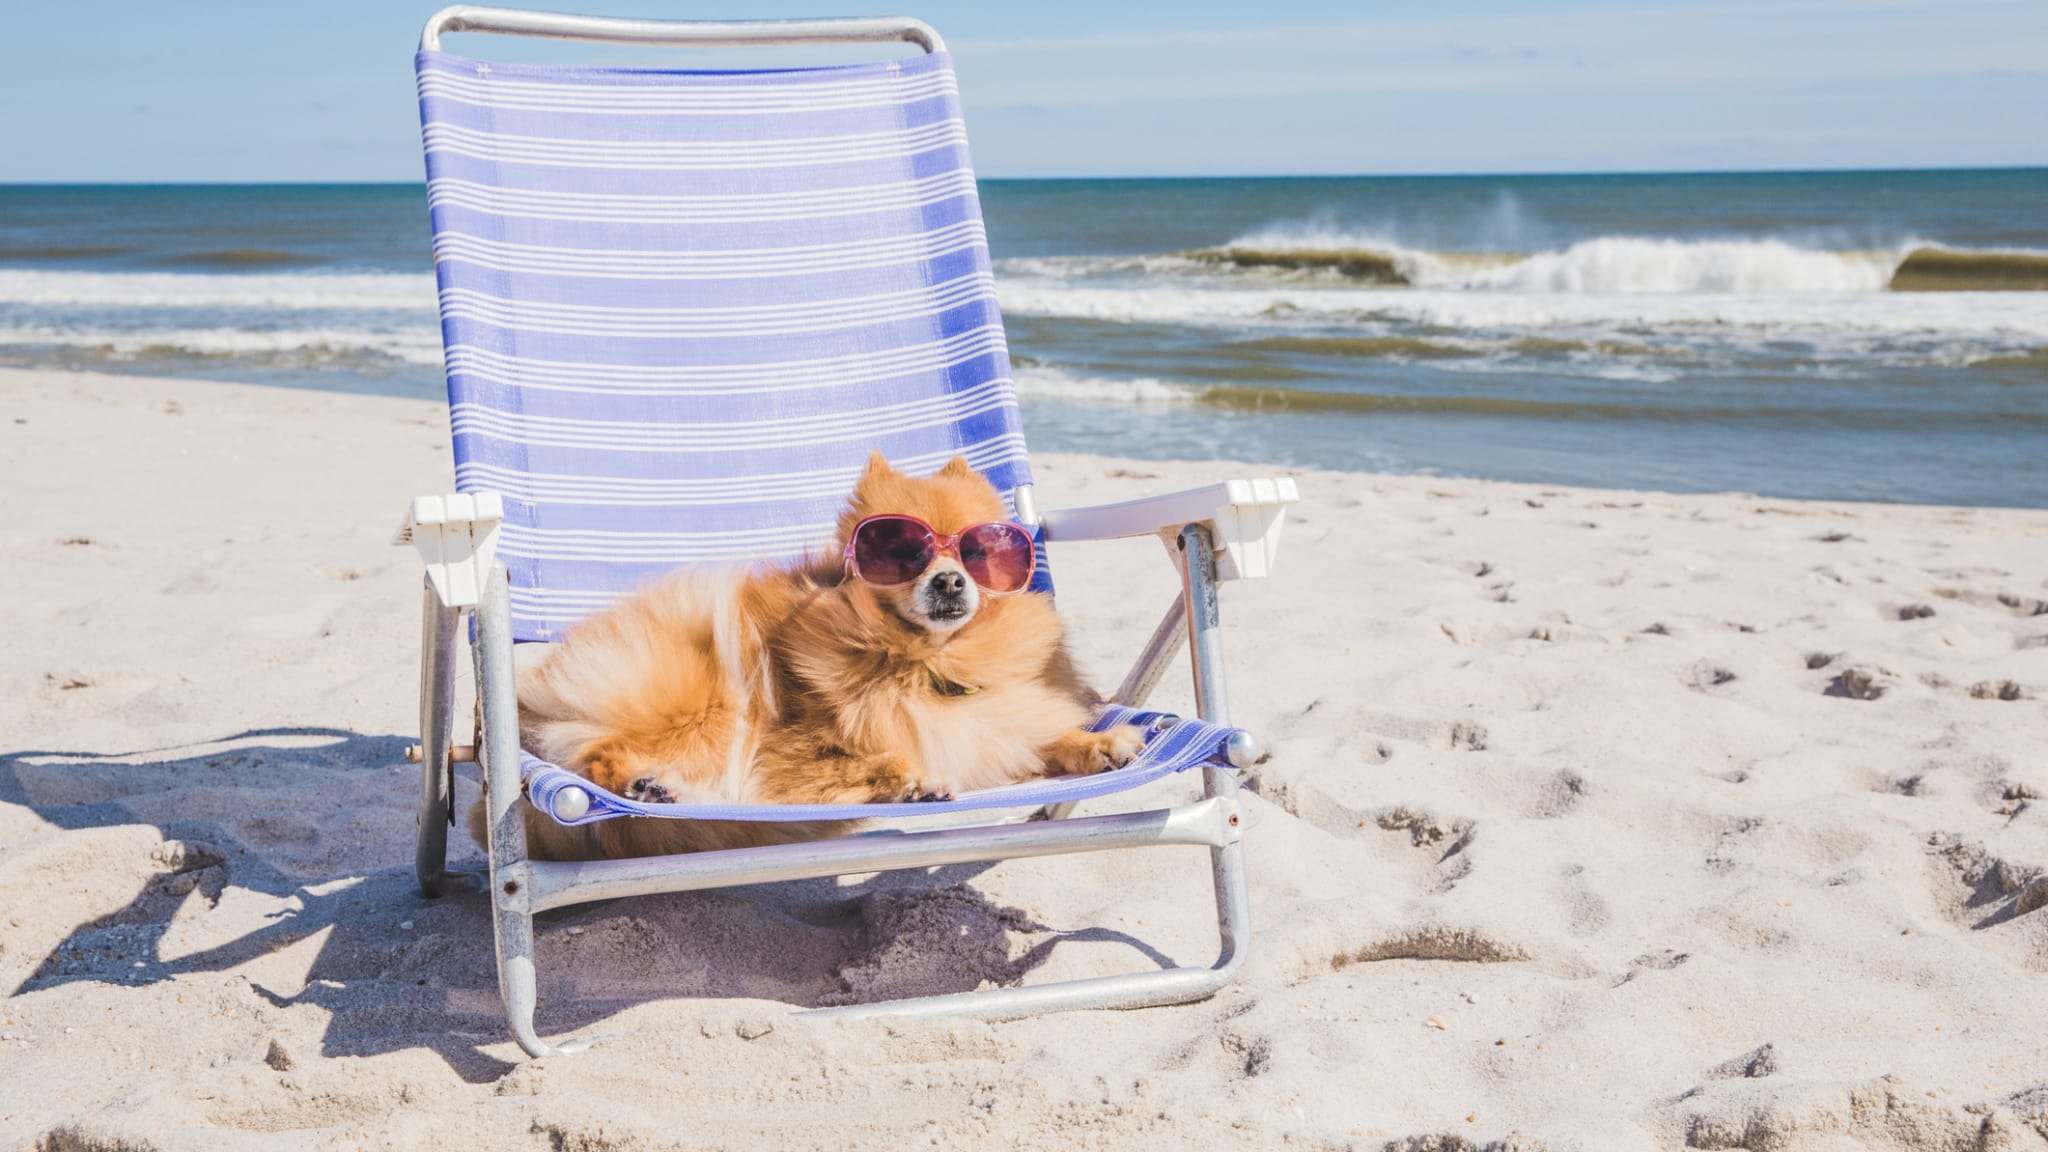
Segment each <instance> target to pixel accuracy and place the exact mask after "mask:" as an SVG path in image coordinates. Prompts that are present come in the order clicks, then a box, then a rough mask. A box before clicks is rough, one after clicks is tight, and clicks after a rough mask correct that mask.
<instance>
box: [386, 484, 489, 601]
mask: <svg viewBox="0 0 2048 1152" xmlns="http://www.w3.org/2000/svg"><path fill="white" fill-rule="evenodd" d="M504 519H505V500H504V498H503V497H501V496H499V495H498V494H497V493H496V492H466V493H461V494H458V495H454V496H421V497H419V498H418V499H415V500H414V501H413V502H412V507H410V508H408V509H406V513H405V523H403V524H401V525H399V527H398V534H397V536H396V537H395V538H393V539H392V541H391V542H392V543H393V544H410V545H412V546H413V547H414V548H416V549H418V550H419V554H420V559H421V560H422V561H424V562H425V563H426V566H427V579H428V580H430V581H432V582H433V585H434V591H435V592H437V593H439V594H440V596H441V603H443V604H445V605H447V606H448V607H450V608H474V607H475V606H476V604H477V601H478V600H480V599H481V598H482V596H483V588H484V580H485V579H486V578H487V577H488V576H489V575H490V571H491V565H492V564H493V563H494V562H495V561H496V559H497V552H498V524H499V522H500V521H502V520H504Z"/></svg>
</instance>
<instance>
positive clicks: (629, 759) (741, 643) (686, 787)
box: [476, 452, 1144, 860]
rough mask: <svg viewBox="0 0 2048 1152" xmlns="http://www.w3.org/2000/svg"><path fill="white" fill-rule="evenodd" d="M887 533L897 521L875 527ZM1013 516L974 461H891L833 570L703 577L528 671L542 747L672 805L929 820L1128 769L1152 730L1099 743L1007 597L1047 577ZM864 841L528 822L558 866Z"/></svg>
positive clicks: (1053, 651) (707, 572) (853, 519)
mask: <svg viewBox="0 0 2048 1152" xmlns="http://www.w3.org/2000/svg"><path fill="white" fill-rule="evenodd" d="M876 518H880V520H881V521H884V522H885V523H882V524H880V525H878V526H874V527H864V526H866V525H867V524H868V522H869V521H871V520H874V519H876ZM1003 518H1004V508H1003V502H1002V499H1001V497H1000V496H999V495H998V494H997V492H996V490H995V488H994V486H993V485H991V484H990V483H989V482H988V481H987V480H986V479H984V478H983V477H982V476H980V475H979V474H978V473H976V472H975V471H974V469H973V468H972V467H970V466H969V465H968V463H967V461H966V459H965V458H962V457H955V458H954V459H953V460H952V461H951V462H949V463H948V464H947V465H946V466H945V467H944V468H943V469H941V470H940V471H939V472H938V473H937V474H936V475H934V476H930V477H924V478H918V477H912V476H908V475H905V474H904V473H901V472H898V471H897V470H895V469H894V468H892V467H890V465H889V463H888V461H886V460H885V459H883V457H882V455H881V453H879V452H877V453H875V454H874V455H873V456H872V457H871V458H870V459H869V461H868V466H867V470H866V472H865V473H863V474H862V476H861V478H860V480H859V482H858V483H857V484H856V485H855V486H854V490H853V494H852V496H851V498H850V499H849V501H848V503H847V506H846V508H845V510H844V511H843V512H842V513H841V514H840V517H839V522H838V539H837V541H836V546H837V549H838V550H839V555H838V556H835V557H833V558H832V559H831V560H830V561H829V562H827V561H824V560H817V559H814V560H812V561H811V562H808V563H805V564H799V565H792V566H788V567H760V568H754V569H750V570H739V569H701V568H700V569H685V570H682V571H679V572H676V573H674V574H672V575H670V576H668V577H666V578H665V579H663V580H661V581H659V582H657V583H655V584H653V585H652V586H650V587H647V588H645V589H643V590H641V591H640V592H638V593H636V594H634V595H632V596H629V597H627V598H625V599H623V600H621V601H619V602H618V603H616V604H614V605H613V606H611V607H610V608H608V609H606V610H605V611H603V612H601V613H598V614H596V615H593V616H591V617H589V618H588V619H586V620H583V621H581V622H579V623H578V624H576V625H575V626H574V627H573V628H571V629H569V630H568V632H567V633H565V634H564V636H563V637H562V640H561V642H560V643H559V644H558V645H556V646H555V647H554V648H553V649H552V650H551V651H550V652H549V653H548V655H547V656H546V658H545V659H544V660H543V661H542V662H541V663H539V664H538V665H536V666H534V667H532V668H529V669H526V670H525V671H523V672H522V673H521V674H520V677H519V716H520V730H521V738H522V742H523V743H524V745H525V747H526V748H527V749H529V750H530V751H532V752H533V753H534V754H536V755H538V756H540V757H542V758H543V759H546V760H549V761H551V762H553V763H555V764H559V765H562V766H563V767H565V768H569V769H571V770H572V771H575V772H577V773H579V774H581V775H583V776H585V777H586V778H588V779H590V780H592V781H594V782H595V783H596V784H597V785H598V786H599V787H602V788H605V789H607V790H609V791H612V792H615V793H617V794H619V795H621V796H627V797H632V798H634V799H639V800H645V801H649V802H653V803H662V802H669V801H682V802H697V803H727V804H806V803H828V804H829V803H862V802H874V801H883V802H889V801H902V802H910V803H914V802H918V801H922V800H943V799H947V798H950V797H951V796H952V795H953V794H954V793H956V792H963V791H971V790H975V789H981V788H990V787H995V786H997V785H1002V784H1011V783H1016V782H1018V781H1022V780H1027V779H1031V778H1034V777H1039V776H1046V775H1069V774H1076V775H1085V774H1091V773H1096V772H1102V771H1106V770H1108V769H1112V768H1117V767H1121V766H1122V765H1124V764H1127V763H1129V762H1130V760H1131V759H1132V758H1133V757H1135V756H1136V755H1137V753H1138V752H1139V750H1140V749H1141V748H1142V747H1143V744H1144V737H1143V734H1142V732H1141V731H1140V730H1139V729H1137V728H1135V727H1132V726H1130V725H1123V726H1119V727H1116V728H1112V729H1110V730H1109V731H1106V732H1090V731H1086V730H1085V729H1084V728H1083V725H1085V724H1087V723H1088V722H1089V720H1090V718H1091V717H1092V715H1093V712H1094V706H1095V705H1096V704H1098V703H1099V698H1098V697H1097V696H1096V695H1095V694H1094V693H1092V692H1090V691H1089V690H1088V689H1087V687H1086V686H1084V685H1083V684H1082V682H1081V680H1080V678H1079V676H1078V675H1077V674H1076V672H1075V670H1074V667H1073V663H1072V661H1071V660H1070V658H1069V657H1068V654H1067V650H1066V646H1065V642H1064V639H1063V637H1062V635H1061V631H1060V623H1059V618H1058V616H1057V615H1055V614H1054V611H1053V605H1052V599H1051V597H1049V596H1045V595H1041V594H1037V593H1033V592H1029V591H1026V590H1023V589H1022V588H1021V586H1020V587H1018V588H1015V589H1012V588H1009V587H1007V586H1006V585H1008V584H1018V585H1021V580H1018V579H1016V577H1015V572H1016V570H1017V569H1018V567H1019V565H1022V566H1023V571H1024V572H1025V573H1026V574H1027V575H1028V572H1029V563H1030V560H1029V557H1028V554H1027V555H1025V556H1024V557H1022V558H1019V557H1018V556H1017V554H1016V553H1015V551H1014V549H1015V547H1016V543H1015V541H1016V540H1017V537H1016V534H1015V530H1014V529H1013V528H1011V527H1010V526H1009V525H1006V524H1004V523H1003ZM883 529H887V530H889V531H883ZM892 533H893V535H892ZM857 534H858V535H859V536H860V548H859V549H856V548H855V547H852V546H851V545H852V544H853V542H854V539H855V537H856V535H857ZM1023 546H1024V547H1025V548H1026V550H1027V553H1028V547H1029V541H1028V539H1026V540H1025V541H1024V544H1023ZM1005 547H1007V548H1009V549H1011V551H1010V552H1008V553H1005V554H1000V555H998V554H996V552H997V551H998V550H1000V549H1002V548H1005ZM839 556H843V557H844V560H843V561H842V560H840V559H839ZM863 557H865V558H863ZM920 565H922V567H920ZM878 571H879V574H880V575H881V576H882V577H884V578H885V579H883V580H881V581H880V582H878V581H877V580H876V579H875V577H876V576H877V573H878ZM991 573H994V575H991ZM985 585H994V587H993V588H991V587H989V586H985ZM479 807H480V806H479ZM476 822H477V823H480V822H481V815H480V813H479V814H478V818H477V821H476ZM848 827H849V825H848V824H846V823H844V822H839V823H801V824H788V823H767V822H760V823H756V822H713V821H699V820H662V819H639V818H622V819H616V820H608V821H603V822H601V823H597V824H591V825H585V826H583V827H579V828H564V827H562V826H561V825H558V824H556V823H555V822H554V821H552V820H550V819H548V818H547V817H545V816H543V815H541V814H540V813H537V812H533V811H531V810H529V811H528V812H527V838H528V847H529V851H530V852H531V854H532V855H533V856H534V857H535V858H538V859H553V860H577V859H596V858H605V857H626V856H653V855H666V854H669V853H675V852H694V851H705V850H710V849H720V848H736V847H744V846H749V845H757V844H769V843H781V842H787V841H792V840H799V839H815V838H819V837H823V836H831V835H837V834H839V833H841V832H843V831H845V830H846V829H847V828H848ZM479 841H481V836H479Z"/></svg>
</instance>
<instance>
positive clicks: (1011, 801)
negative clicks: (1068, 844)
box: [519, 704, 1238, 826]
mask: <svg viewBox="0 0 2048 1152" xmlns="http://www.w3.org/2000/svg"><path fill="white" fill-rule="evenodd" d="M1119 724H1136V725H1138V726H1140V727H1142V728H1145V729H1147V730H1148V732H1149V738H1148V739H1147V740H1146V742H1145V750H1144V751H1143V752H1142V753H1140V754H1139V755H1138V758H1137V759H1136V760H1133V761H1132V762H1131V763H1129V764H1127V765H1125V766H1124V767H1122V768H1119V769H1117V770H1116V771H1114V772H1100V773H1097V774H1095V775H1093V776H1054V777H1051V778H1049V779H1045V780H1027V781H1025V782H1024V783H1022V784H1010V785H1006V786H1004V787H1001V788H988V789H984V790H983V791H980V792H966V793H962V794H961V795H959V796H956V797H954V798H953V799H951V800H940V801H917V802H907V803H896V804H643V803H641V802H640V801H637V800H628V799H626V798H625V797H623V796H619V795H616V794H614V793H611V792H607V791H605V790H604V789H602V788H599V787H597V786H596V785H595V784H592V783H591V782H590V781H588V780H586V779H584V778H583V777H581V776H578V775H576V774H575V773H574V772H571V771H569V770H568V769H566V768H559V767H556V766H555V765H553V764H550V763H548V762H547V761H545V760H542V759H541V758H540V757H538V756H535V755H533V754H532V753H530V752H525V751H522V752H520V754H519V775H520V778H521V779H522V780H524V781H525V784H526V798H527V801H528V802H529V803H531V804H532V805H533V806H534V807H535V808H537V809H539V810H540V811H542V812H545V813H547V814H548V816H549V817H550V818H552V819H553V820H554V821H555V823H557V824H566V825H570V826H574V825H578V824H595V823H597V822H598V821H600V820H611V819H615V818H617V817H620V816H654V817H661V818H663V819H670V820H747V821H786V820H872V819H902V818H906V817H916V816H945V815H949V814H951V813H955V812H969V811H979V810H985V809H991V808H1035V807H1038V806H1039V805H1042V804H1065V803H1068V802H1069V801H1079V800H1093V799H1095V798H1097V797H1100V796H1107V795H1110V794H1111V793H1114V792H1123V791H1127V790H1129V789H1132V788H1136V787H1139V786H1141V785H1144V784H1150V783H1151V782H1152V781H1154V780H1158V779H1160V778H1162V777H1165V776H1171V775H1173V774H1174V773H1176V772H1185V771H1187V770H1188V769H1190V768H1193V767H1196V766H1197V765H1202V764H1216V765H1220V766H1224V767H1228V766H1229V763H1230V761H1229V759H1228V756H1227V755H1226V752H1225V749H1226V747H1227V746H1228V745H1229V743H1230V738H1231V737H1232V736H1234V735H1236V734H1237V732H1238V729H1236V728H1229V727H1225V726H1224V725H1221V724H1211V723H1209V722H1208V721H1206V720H1183V719H1181V718H1180V717H1178V716H1172V715H1169V714H1167V713H1164V712H1140V711H1138V710H1137V709H1135V708H1125V707H1123V706H1121V705H1117V704H1110V705H1106V706H1104V708H1103V710H1102V714H1101V715H1100V716H1098V717H1096V718H1095V723H1094V724H1093V725H1092V727H1093V729H1094V730H1095V731H1097V732H1101V731H1105V730H1107V729H1110V728H1114V727H1116V726H1117V725H1119ZM564 788H577V789H581V790H582V791H583V793H584V794H585V795H586V796H588V797H589V798H590V806H589V808H588V810H586V811H585V812H583V813H582V814H581V815H580V816H577V817H575V818H574V819H567V820H565V819H563V818H562V816H561V814H560V813H558V812H556V811H555V797H556V796H558V795H560V794H561V792H562V790H563V789H564Z"/></svg>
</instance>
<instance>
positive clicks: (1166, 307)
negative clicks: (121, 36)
mask: <svg viewBox="0 0 2048 1152" xmlns="http://www.w3.org/2000/svg"><path fill="white" fill-rule="evenodd" d="M982 197H983V204H984V212H985V214H986V216H987V220H988V227H989V236H990V248H991V251H992V253H993V255H994V257H995V261H996V272H997V277H998V281H999V291H1000V295H1001V301H1002V306H1003V311H1004V314H1005V319H1006V323H1007V325H1008V328H1009V333H1010V344H1011V353H1012V357H1013V360H1014V362H1015V365H1016V382H1017V388H1018V392H1019V395H1020V397H1021V400H1022V403H1023V406H1024V417H1025V425H1026V430H1027V433H1028V435H1029V436H1030V439H1031V442H1032V445H1033V446H1034V447H1035V448H1037V449H1039V450H1041V451H1045V450H1051V451H1086V452H1099V453H1105V454H1111V455H1119V456H1136V457H1154V458H1190V457H1193V458H1204V457H1226V458H1234V459H1243V460H1250V461H1261V462H1277V463H1283V464H1289V465H1296V466H1304V467H1323V468H1340V469H1362V470H1372V471H1388V472H1402V473H1421V474H1433V475H1447V476H1477V477H1486V478H1494V479H1505V480H1520V481H1532V482H1538V483H1546V484H1572V485H1590V486H1600V487H1625V488H1649V489H1660V490H1666V491H1679V492H1693V491H1723V490H1737V491H1748V492H1756V493H1760V494H1765V495H1774V496H1790V497H1815V498H1827V499H1849V500H1872V501H1894V502H1915V503H1941V504H1976V505H2004V506H2027V507H2048V170H2042V169H2032V170H2019V171H1960V172H1931V171H1930V172H1841V173H1776V174H1709V175H1658V176H1483V177H1479V176H1475V177H1431V178H1355V179H1280V178H1275V179H1244V180H1219V179H1200V180H1194V179H1190V180H1061V181H988V182H984V184H983V185H982ZM440 355H441V352H440V329H439V322H438V320H437V317H436V313H435V293H434V282H433V275H432V271H431V256H430V250H429V241H428V234H427V214H426V203H425V193H424V190H423V189H422V188H420V187H417V186H393V185H369V186H218V187H216V186H163V187H151V186H119V187H61V186H13V187H0V363H5V364H15V365H36V366H60V367H78V368H90V369H95V370H103V371H117V372H134V373H141V374H149V375H196V376H205V377H211V378H217V379H228V380H242V381H254V382H261V383H268V384H275V385H280V386H286V387H310V388H329V389H341V390H349V391H368V392H379V393H391V394H398V395H408V396H422V397H438V396H440V395H442V394H443V393H442V389H441V378H440Z"/></svg>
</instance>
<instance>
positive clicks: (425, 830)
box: [413, 581, 462, 900]
mask: <svg viewBox="0 0 2048 1152" xmlns="http://www.w3.org/2000/svg"><path fill="white" fill-rule="evenodd" d="M461 619H462V610H461V609H459V608H450V607H449V606H448V605H446V604H443V603H442V602H441V597H440V594H439V593H437V592H435V591H434V585H433V582H432V581H428V582H427V590H426V603H425V607H424V608H423V609H422V611H421V627H420V800H419V811H418V812H417V813H416V814H415V816H414V821H415V827H416V837H415V840H414V845H413V872H414V874H415V875H417V876H418V877H419V885H420V895H422V896H425V897H426V898H428V899H430V900H431V899H434V898H436V897H438V896H440V895H442V894H443V893H444V892H446V891H447V888H448V884H447V881H448V871H447V869H448V825H449V823H450V822H451V820H452V818H453V814H454V785H455V780H454V776H453V774H452V773H451V771H450V769H449V764H448V744H449V740H450V737H451V736H452V735H453V728H454V712H455V669H454V667H453V662H454V657H455V629H456V625H457V624H458V623H459V622H460V621H461Z"/></svg>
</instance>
